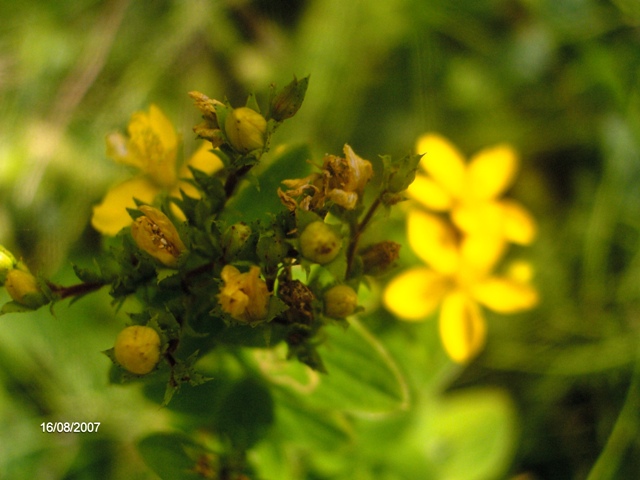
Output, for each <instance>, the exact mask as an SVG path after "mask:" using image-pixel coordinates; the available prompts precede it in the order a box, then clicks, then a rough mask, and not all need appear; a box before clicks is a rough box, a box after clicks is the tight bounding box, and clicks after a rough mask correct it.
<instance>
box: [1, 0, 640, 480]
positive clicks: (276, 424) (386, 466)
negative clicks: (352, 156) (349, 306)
mask: <svg viewBox="0 0 640 480" xmlns="http://www.w3.org/2000/svg"><path fill="white" fill-rule="evenodd" d="M0 18H2V19H3V20H2V23H1V25H0V111H1V115H0V243H2V244H3V245H5V246H7V247H8V248H10V249H11V250H12V251H14V252H16V253H19V254H20V255H21V256H22V257H23V258H24V259H25V261H26V262H27V263H28V264H29V265H30V266H31V267H32V269H33V270H38V271H41V272H43V273H44V274H46V275H48V276H51V277H52V278H53V279H54V280H55V281H58V282H60V283H70V282H72V281H73V275H72V270H71V261H73V262H76V263H80V264H82V263H86V264H88V263H89V262H90V261H91V260H90V259H91V257H92V256H93V255H96V254H97V253H98V252H99V247H100V239H99V237H98V235H97V234H96V233H95V232H94V231H93V230H92V229H91V228H90V227H89V226H88V220H89V217H90V212H91V205H92V204H94V203H96V202H97V201H99V200H100V198H101V197H102V195H103V194H104V192H105V191H106V188H107V187H108V186H109V185H110V184H112V183H113V182H115V181H117V180H118V179H121V178H124V177H126V175H127V170H126V169H125V168H124V167H119V166H116V165H114V164H113V163H112V162H111V161H109V160H108V159H106V157H105V154H104V136H105V135H106V134H107V133H108V132H110V131H112V130H114V129H122V128H124V127H125V126H126V123H127V121H128V119H129V116H130V114H131V113H132V112H133V111H136V110H140V109H146V108H147V107H148V105H149V104H150V103H157V104H158V105H159V106H160V107H161V108H162V109H163V110H164V111H165V112H166V113H167V115H168V116H169V117H170V118H171V119H172V120H173V121H174V122H175V124H176V126H177V128H178V130H179V131H180V132H181V134H182V136H183V139H184V155H185V156H188V155H189V154H190V153H191V151H192V147H193V145H194V141H193V135H192V133H191V127H192V125H194V124H195V123H197V121H198V112H197V111H196V110H195V109H194V108H193V107H192V104H191V100H190V99H189V98H188V97H187V95H186V92H188V91H191V90H199V91H202V92H205V93H207V94H208V95H211V96H218V97H221V96H223V95H227V96H228V98H229V99H230V101H231V102H232V103H233V104H234V105H240V104H242V103H244V99H245V97H246V94H247V93H248V92H249V91H256V93H257V95H258V98H264V97H265V95H266V86H267V85H268V84H269V83H271V82H275V83H276V84H278V85H280V86H281V85H284V84H285V83H287V82H288V81H290V80H291V78H292V76H293V75H294V74H296V75H298V76H304V75H307V74H310V75H311V81H310V86H309V90H308V92H307V98H306V100H305V103H304V106H303V108H302V109H301V110H300V112H299V114H298V115H297V116H296V117H295V119H294V120H292V121H291V122H289V123H287V124H285V125H284V126H283V127H282V129H281V130H279V131H278V133H277V136H276V138H275V143H276V144H277V143H278V142H291V143H295V144H303V143H309V145H310V149H311V155H312V158H314V159H319V158H321V155H322V154H324V153H325V152H331V153H339V152H340V151H341V150H342V145H343V144H344V143H345V142H348V143H349V144H350V145H351V146H352V147H353V148H354V150H355V151H356V152H358V154H360V155H361V156H362V157H363V158H367V159H371V160H374V161H375V160H376V159H377V155H378V154H387V153H388V154H392V155H394V156H402V155H404V154H406V153H408V152H409V151H410V150H412V148H413V145H414V142H415V139H416V138H417V136H418V135H420V134H421V133H424V132H426V131H432V130H433V131H438V132H440V133H442V134H444V135H445V136H447V137H448V138H450V139H451V140H452V141H454V143H456V144H457V145H459V146H460V148H461V149H462V150H463V151H465V152H467V153H469V154H470V153H473V152H474V151H476V150H478V149H479V148H481V147H484V146H488V145H492V144H494V143H497V142H503V141H507V142H511V143H512V144H513V145H514V146H515V147H516V148H517V149H518V150H519V151H520V152H521V155H522V159H523V162H522V163H523V165H522V171H521V173H520V176H519V178H518V181H517V183H516V185H515V186H514V188H513V189H512V191H511V192H510V193H511V195H513V196H514V197H517V198H518V199H520V200H521V201H522V202H523V203H524V204H526V205H527V206H528V207H529V209H530V210H531V211H532V212H533V213H534V215H535V216H536V218H537V220H538V222H539V226H540V232H539V238H538V240H537V242H536V244H535V246H534V247H533V248H532V249H529V251H527V252H522V254H523V255H529V256H530V258H531V260H532V261H533V262H534V264H535V267H536V284H537V285H538V287H539V289H540V292H541V296H542V299H543V300H542V302H541V305H540V306H539V307H538V308H537V309H536V310H534V311H532V312H530V313H527V314H521V315H518V316H514V317H509V318H507V317H500V316H495V317H494V316H489V332H490V333H489V342H488V345H487V347H486V350H485V352H484V353H483V354H482V355H481V356H480V357H479V358H478V359H477V360H476V361H475V362H473V363H472V364H471V365H470V366H468V367H467V368H465V369H460V368H459V367H456V366H454V365H452V364H451V363H449V362H448V361H447V360H446V358H445V356H444V353H443V352H442V350H441V347H440V346H439V340H438V337H437V328H436V326H435V325H436V324H435V322H427V323H424V324H419V325H413V324H411V325H407V324H401V323H399V322H397V321H396V320H395V319H393V318H391V316H389V315H388V314H386V313H385V312H384V310H381V309H376V305H375V302H376V301H375V295H372V299H371V301H370V303H369V304H366V305H365V307H366V308H367V311H368V312H373V313H371V314H370V315H367V314H365V315H364V316H363V318H362V322H363V323H364V324H365V325H366V326H367V328H368V329H369V330H370V331H371V332H373V337H372V338H373V339H374V340H372V342H373V343H372V342H368V341H367V342H364V343H362V341H360V340H358V339H354V338H352V337H353V336H354V335H356V332H357V329H355V330H354V329H350V330H349V334H348V335H347V336H345V337H344V339H343V340H341V341H339V342H338V344H339V345H338V346H336V347H335V348H336V351H337V352H338V353H339V354H340V355H336V354H335V353H334V358H332V359H330V362H333V364H334V365H335V368H334V372H335V374H334V375H333V376H332V375H329V378H333V380H330V381H328V382H327V385H326V386H324V387H323V388H324V390H323V392H322V395H320V396H319V397H316V398H315V399H311V400H310V401H307V400H308V399H305V397H304V396H303V395H298V396H296V395H292V394H291V392H290V391H289V390H287V389H283V388H280V387H278V388H276V387H273V386H271V387H270V388H271V389H272V392H271V393H270V392H269V390H268V389H267V387H266V386H265V385H266V383H265V380H264V379H263V378H262V377H257V378H247V379H244V380H241V381H236V380H238V379H234V378H227V379H224V378H223V379H221V380H220V382H219V383H217V384H216V383H215V382H213V383H212V382H209V383H207V384H205V385H203V386H201V387H194V388H200V389H201V391H200V393H198V394H195V393H194V396H192V397H190V396H189V395H185V398H187V397H189V398H192V400H191V402H190V403H189V402H187V401H186V400H185V401H183V402H182V403H181V401H180V398H179V397H177V398H176V400H175V406H174V405H171V406H170V408H169V409H160V408H158V406H157V403H154V402H153V401H152V399H154V398H155V397H154V393H153V392H151V391H144V390H143V389H142V388H138V387H137V386H125V387H121V386H114V385H109V384H108V379H107V372H108V369H109V364H110V362H109V360H108V359H107V358H106V357H105V356H104V355H101V354H100V351H102V350H106V349H108V348H110V347H111V346H112V344H113V340H114V339H115V335H116V333H117V332H118V331H119V330H120V329H121V328H122V326H123V325H124V324H125V322H126V320H127V319H126V315H125V314H124V312H125V311H126V308H123V309H122V311H121V312H120V313H118V314H114V313H113V310H112V309H111V307H110V306H109V299H108V297H107V295H106V293H104V292H101V293H99V294H97V295H93V296H91V297H90V298H84V299H82V300H80V301H79V302H78V303H76V304H74V305H73V306H71V307H68V304H67V303H63V304H59V305H57V306H56V307H55V310H54V315H50V313H49V312H48V311H46V310H45V311H38V312H35V313H32V314H22V315H6V316H4V317H2V318H0V327H1V328H0V386H1V388H0V444H1V445H2V448H0V478H11V479H22V478H25V479H26V478H56V479H57V478H60V479H89V478H114V479H116V478H127V479H134V478H140V479H146V478H158V477H157V476H156V473H152V472H151V470H150V469H149V467H148V466H147V464H145V461H144V460H143V457H144V458H145V459H146V461H147V463H149V465H150V466H151V467H152V468H155V471H156V472H158V471H169V470H167V469H169V468H170V466H167V465H164V464H158V463H154V462H156V461H160V460H162V459H163V458H164V459H166V458H173V457H171V456H170V455H171V454H173V455H177V457H175V461H174V462H168V463H170V464H171V465H174V466H175V465H180V462H181V461H184V460H185V459H184V458H183V457H181V456H180V453H179V451H183V452H184V451H186V450H189V448H196V447H189V445H190V443H189V442H194V441H197V440H198V439H202V438H204V439H205V440H202V441H203V442H205V443H206V438H207V425H211V424H214V423H216V422H214V420H215V419H218V418H222V417H225V415H227V414H228V415H229V417H227V418H231V419H233V420H234V421H233V422H231V423H228V424H226V426H225V425H223V427H222V428H223V429H225V428H226V429H227V430H226V432H227V433H228V434H229V435H230V436H231V437H232V438H235V441H239V442H244V443H247V444H251V445H255V449H254V450H253V453H252V455H253V456H252V457H251V458H250V460H251V461H252V462H253V463H254V465H256V466H257V472H256V477H257V478H270V479H289V478H291V479H293V478H309V479H329V478H356V479H374V478H375V479H405V478H406V479H412V478H435V479H445V478H446V479H475V478H478V479H492V478H516V477H517V478H521V479H522V478H526V479H536V478H539V479H568V478H575V479H579V478H592V479H600V478H635V477H636V476H637V475H638V474H639V473H640V464H639V462H638V458H640V456H639V453H640V445H639V444H638V440H637V438H638V437H637V433H638V421H639V418H638V412H639V410H638V406H639V404H640V387H639V385H638V381H639V377H638V375H639V372H638V371H637V365H638V325H639V323H638V312H639V311H640V310H639V308H638V307H639V304H638V300H639V298H640V297H639V295H640V255H639V253H638V251H639V250H638V246H639V241H640V220H639V218H640V188H638V184H639V183H638V182H639V180H640V158H639V152H640V149H639V148H640V77H639V74H640V30H639V26H640V10H639V8H638V6H637V3H636V2H635V0H611V1H605V0H493V1H491V0H485V1H476V0H462V1H458V2H448V1H443V0H387V1H385V2H372V1H365V0H353V1H344V0H306V1H295V0H281V1H269V0H254V1H251V0H174V1H169V0H159V1H148V0H137V1H132V0H112V1H96V0H93V1H92V0H79V1H73V2H71V1H55V2H54V1H45V2H42V1H39V2H35V1H23V2H10V1H2V2H0ZM300 151H304V150H303V149H301V150H300ZM275 170H277V168H274V169H272V170H270V171H269V175H272V174H274V173H273V172H274V171H275ZM282 176H289V175H288V174H287V172H282ZM272 180H273V179H272ZM277 180H278V179H275V180H274V181H277ZM390 222H391V225H393V226H394V229H393V230H392V232H393V235H394V237H397V239H400V240H402V238H403V227H402V222H401V220H400V219H399V218H396V217H393V218H391V219H390ZM404 252H405V253H407V254H408V249H405V250H404ZM410 261H411V258H410V255H406V257H405V259H404V265H407V264H409V263H410ZM1 295H3V296H4V295H6V294H5V293H4V291H3V292H2V293H1ZM3 299H4V297H3ZM125 307H126V306H125ZM338 333H339V332H338ZM338 333H336V338H339V337H340V335H338ZM350 341H351V342H355V343H351V344H350V343H349V342H350ZM340 343H341V345H342V346H341V345H340ZM365 344H366V345H368V348H371V349H373V350H376V349H378V353H379V349H383V350H382V351H383V352H384V355H382V354H380V355H379V356H376V355H375V354H373V353H371V354H370V355H364V356H358V354H357V353H358V352H359V350H358V348H360V347H362V345H365ZM341 348H342V349H341ZM363 348H364V347H363ZM354 352H355V353H354ZM365 352H366V350H365ZM387 355H388V356H389V358H392V359H393V362H392V361H391V360H389V361H387ZM363 358H364V360H363ZM358 362H364V363H360V364H359V363H358ZM367 362H370V363H367ZM349 365H359V366H360V368H361V371H366V369H371V371H376V372H379V371H378V370H376V369H382V370H384V369H385V368H386V370H384V371H386V376H385V374H384V372H383V373H382V374H380V375H381V376H377V377H376V378H382V380H381V381H382V384H383V385H382V387H381V389H378V392H380V391H381V392H382V393H381V394H380V397H376V396H375V395H373V396H372V395H371V391H369V390H367V385H369V386H370V385H371V383H370V382H368V381H366V380H362V379H358V378H354V374H353V372H351V374H349V368H347V367H348V366H349ZM363 365H364V367H363ZM238 368H239V367H238ZM362 368H364V370H362ZM330 370H331V369H330ZM342 370H344V372H343V371H342ZM228 371H234V367H233V366H231V367H230V368H229V369H228ZM345 372H346V373H345ZM343 374H344V375H343ZM396 374H397V377H396V376H395V375H396ZM341 375H342V376H341ZM349 375H351V376H349ZM355 377H358V375H355ZM397 378H401V379H402V380H401V381H398V382H397V383H394V379H396V380H397ZM385 379H386V380H385ZM225 382H226V383H225ZM385 382H386V383H385ZM216 385H217V386H216ZM216 388H221V389H228V390H225V392H226V393H225V394H224V395H221V394H219V391H217V390H215V389H216ZM359 388H362V389H364V390H362V391H360V390H358V389H359ZM211 389H214V390H213V391H212V390H211ZM216 392H218V393H216ZM265 392H266V393H265ZM208 395H210V396H208ZM261 395H262V396H265V398H268V400H265V402H267V403H268V402H273V403H272V404H269V405H270V407H268V408H262V409H260V408H257V407H256V406H255V405H254V404H252V402H251V400H252V399H253V400H254V401H255V399H256V398H258V399H259V398H262V397H261ZM194 398H195V400H193V399H194ZM210 398H217V399H218V400H219V402H222V403H220V404H215V405H211V404H210V403H211V402H210V401H209V400H210ZM376 399H377V400H379V403H376ZM245 401H246V402H247V403H246V405H245V404H243V403H242V402H245ZM369 401H370V402H369ZM225 402H226V403H225ZM385 402H387V403H385ZM254 403H255V402H254ZM238 405H240V406H246V408H247V409H248V410H250V411H257V412H258V414H256V417H254V420H255V421H247V418H246V416H244V415H243V412H242V410H240V411H238V409H237V406H238ZM261 405H262V406H264V403H261ZM225 406H226V407H228V408H225ZM234 408H235V409H234ZM256 408H257V410H256ZM374 410H376V411H374ZM212 419H213V420H212ZM46 421H100V422H101V423H102V425H101V431H100V434H76V435H72V434H44V433H42V429H41V427H40V424H41V423H42V422H46ZM217 423H218V424H219V422H217ZM179 431H187V432H191V433H192V432H198V435H199V436H198V435H196V440H194V437H181V436H180V435H182V434H180V433H178V432H179ZM150 434H153V435H152V436H148V437H146V439H145V440H144V442H143V443H142V444H140V449H138V447H137V444H138V442H139V441H140V440H141V439H142V438H145V436H146V435H150ZM201 437H202V438H201ZM176 445H177V446H180V447H181V448H182V447H183V446H184V447H185V448H184V449H183V450H179V449H178V450H176V448H175V447H176ZM185 445H186V446H185ZM165 449H168V453H167V451H166V450H165ZM149 452H150V453H149ZM154 452H155V453H154ZM176 452H178V453H176ZM163 455H165V456H164V457H163ZM187 460H188V459H187ZM167 475H169V476H167V477H163V478H172V477H171V475H173V474H172V473H168V474H167ZM175 478H180V477H175Z"/></svg>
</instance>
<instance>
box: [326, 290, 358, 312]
mask: <svg viewBox="0 0 640 480" xmlns="http://www.w3.org/2000/svg"><path fill="white" fill-rule="evenodd" d="M357 306H358V294H357V293H356V292H355V290H354V289H353V288H351V287H350V286H349V285H336V286H335V287H331V288H330V289H329V290H327V291H326V292H325V294H324V313H325V315H326V316H328V317H332V318H346V317H348V316H349V315H351V314H352V313H353V312H355V311H356V307H357Z"/></svg>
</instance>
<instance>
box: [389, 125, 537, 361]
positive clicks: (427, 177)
mask: <svg viewBox="0 0 640 480" xmlns="http://www.w3.org/2000/svg"><path fill="white" fill-rule="evenodd" d="M418 152H419V153H420V154H423V157H422V160H421V163H420V167H421V168H420V170H419V172H418V173H417V174H416V178H415V180H414V182H413V183H412V184H411V185H410V186H409V188H408V192H409V195H410V196H411V197H412V198H413V199H414V201H413V202H412V206H411V208H410V210H409V211H408V214H407V236H408V240H409V244H410V246H411V248H412V250H413V251H414V252H415V253H416V255H418V257H419V258H420V259H422V260H423V262H424V263H425V266H419V267H413V268H410V269H408V270H406V271H405V272H403V273H402V274H400V275H399V276H397V277H396V278H394V279H393V280H392V281H391V282H390V283H389V285H388V286H387V289H386V291H385V293H384V301H385V304H386V306H387V308H388V309H389V310H390V311H392V312H393V313H395V314H396V315H397V316H398V317H400V318H401V319H404V320H409V321H421V320H424V319H425V318H427V317H429V316H430V315H431V314H433V313H434V312H435V311H436V310H437V309H438V308H439V309H440V314H439V330H440V336H441V339H442V343H443V345H444V348H445V350H446V352H447V354H448V355H449V356H450V357H451V359H453V360H454V361H456V362H459V363H464V362H467V361H469V360H470V359H472V358H473V357H474V356H476V355H477V354H478V352H479V351H480V350H481V349H482V347H483V346H484V344H485V341H486V335H487V326H486V321H485V318H484V315H483V313H482V308H481V306H484V307H486V308H488V309H490V310H493V311H495V312H498V313H515V312H519V311H524V310H527V309H530V308H533V307H534V306H535V305H536V304H537V302H538V295H537V292H536V290H535V289H534V288H533V287H532V286H531V285H530V283H529V281H530V273H528V272H530V268H528V267H527V266H526V265H523V264H520V265H519V267H520V268H511V269H510V270H509V273H508V274H506V275H497V274H495V273H494V271H495V270H496V267H497V265H498V263H499V262H500V261H501V260H502V258H503V257H504V255H505V253H506V250H507V246H508V244H509V243H517V244H521V245H527V244H529V243H531V242H532V241H533V239H534V237H535V230H536V227H535V222H534V220H533V218H532V217H531V215H530V214H529V213H528V212H527V211H526V209H525V208H524V207H523V206H521V205H520V204H518V203H517V202H515V201H513V200H507V199H503V198H502V195H503V193H504V192H505V191H506V190H507V188H509V186H510V185H511V183H512V181H513V179H514V176H515V173H516V171H517V162H518V160H517V156H516V153H515V152H514V150H513V149H512V148H511V147H509V146H507V145H500V146H496V147H493V148H489V149H486V150H483V151H481V152H479V153H477V154H476V155H475V156H474V157H473V158H471V160H470V161H469V162H468V163H466V162H465V160H464V157H463V156H462V155H461V154H460V152H459V151H458V150H457V149H456V148H455V147H454V146H453V145H452V144H451V143H450V142H448V141H447V140H446V139H444V138H443V137H441V136H439V135H435V134H428V135H425V136H423V137H421V138H420V139H419V141H418Z"/></svg>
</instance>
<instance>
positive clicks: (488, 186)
mask: <svg viewBox="0 0 640 480" xmlns="http://www.w3.org/2000/svg"><path fill="white" fill-rule="evenodd" d="M417 150H418V153H420V154H424V156H423V157H422V159H421V161H420V167H421V171H418V173H417V174H416V178H415V181H414V182H413V183H412V184H411V185H410V186H409V189H408V192H409V194H410V195H411V196H412V197H413V198H415V199H416V200H418V201H419V202H420V203H422V204H423V205H424V206H425V207H427V208H428V209H430V210H434V211H441V212H444V211H448V212H450V214H451V219H452V220H453V222H454V223H455V224H456V226H457V227H458V228H459V229H460V230H462V231H463V232H464V233H469V234H471V233H480V232H481V233H482V234H483V235H484V236H492V237H494V240H493V241H494V242H504V241H506V242H513V243H517V244H521V245H527V244H529V243H531V242H532V241H533V239H534V237H535V232H536V226H535V222H534V220H533V218H532V217H531V215H530V214H529V213H528V211H527V210H526V209H525V208H524V207H523V206H522V205H520V204H519V203H517V202H515V201H512V200H504V199H500V197H501V196H502V194H503V193H504V192H505V191H506V190H507V189H508V188H509V187H510V186H511V184H512V182H513V179H514V177H515V174H516V171H517V169H518V157H517V155H516V152H515V151H514V150H513V149H512V148H511V147H510V146H508V145H504V144H502V145H497V146H494V147H491V148H487V149H484V150H482V151H480V152H478V153H477V154H475V155H474V156H473V157H472V158H471V160H470V161H469V162H468V163H467V162H465V160H464V157H463V156H462V154H461V153H460V152H459V151H458V149H457V148H456V147H455V146H453V145H452V144H451V143H450V142H449V141H448V140H446V139H445V138H443V137H441V136H440V135H437V134H426V135H423V136H422V137H420V138H419V139H418V143H417Z"/></svg>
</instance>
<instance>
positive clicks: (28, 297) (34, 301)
mask: <svg viewBox="0 0 640 480" xmlns="http://www.w3.org/2000/svg"><path fill="white" fill-rule="evenodd" d="M4 286H5V288H6V289H7V293H9V296H11V298H12V299H13V300H14V301H15V302H17V303H19V304H20V305H24V306H25V307H29V308H38V307H41V306H42V305H44V304H46V303H48V300H47V298H46V297H45V296H44V294H43V293H42V291H41V290H40V287H39V286H38V281H37V280H36V277H34V276H33V275H32V274H31V273H29V272H27V271H24V270H18V269H14V270H11V271H9V272H8V273H7V278H6V281H5V284H4Z"/></svg>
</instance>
